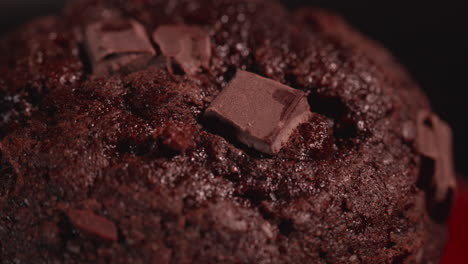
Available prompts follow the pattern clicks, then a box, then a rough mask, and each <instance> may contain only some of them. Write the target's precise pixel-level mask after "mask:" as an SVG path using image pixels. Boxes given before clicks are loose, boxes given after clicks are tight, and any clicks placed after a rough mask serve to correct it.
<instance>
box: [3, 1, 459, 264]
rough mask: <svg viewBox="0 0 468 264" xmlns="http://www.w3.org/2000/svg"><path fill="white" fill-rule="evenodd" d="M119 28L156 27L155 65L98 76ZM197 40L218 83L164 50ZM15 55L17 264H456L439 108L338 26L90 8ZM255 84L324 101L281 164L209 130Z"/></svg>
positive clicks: (222, 13) (275, 13)
mask: <svg viewBox="0 0 468 264" xmlns="http://www.w3.org/2000/svg"><path fill="white" fill-rule="evenodd" d="M114 16H118V17H123V18H126V19H132V21H136V22H137V23H139V24H141V25H142V26H143V27H144V29H145V31H146V34H147V37H148V39H151V45H152V46H153V48H154V51H150V52H146V53H145V54H150V55H151V56H152V55H153V54H154V56H155V60H154V61H153V62H151V63H147V61H145V63H147V64H145V66H144V67H137V68H134V67H130V68H127V69H125V71H122V72H120V71H119V70H120V68H119V67H120V66H121V65H120V64H119V65H117V66H115V67H114V66H112V67H113V68H112V71H110V70H109V71H107V68H106V69H105V70H104V71H100V74H96V72H95V71H93V68H94V66H93V63H95V62H96V61H94V60H95V58H94V59H93V57H92V56H91V55H90V54H89V53H90V52H89V49H87V48H86V43H87V39H86V34H85V33H84V32H86V30H85V29H86V28H87V27H88V26H89V25H95V23H96V22H99V21H102V20H104V19H106V20H107V19H109V18H112V17H114ZM181 24H185V25H191V26H196V27H199V28H201V29H202V30H203V31H204V32H206V34H207V36H208V38H209V43H210V51H209V52H208V51H206V54H208V53H209V57H210V60H209V63H207V62H203V63H199V64H200V65H204V66H203V67H201V66H200V65H198V64H196V63H195V64H196V65H198V66H197V68H196V69H193V68H190V67H189V66H187V65H195V64H194V62H193V61H190V62H191V63H189V64H184V63H183V62H181V61H180V60H184V56H174V58H175V60H174V59H171V58H170V56H167V57H166V56H164V55H167V54H164V51H163V50H162V48H161V47H160V46H159V45H158V44H160V43H159V41H156V40H155V39H154V38H152V35H153V32H155V31H156V30H157V29H158V28H159V27H160V26H162V25H181ZM180 34H182V33H180ZM184 34H185V33H184ZM158 40H159V38H158ZM161 41H165V40H164V38H162V40H161ZM195 42H196V41H195ZM195 42H194V43H195ZM184 43H185V42H184ZM187 43H188V44H187V45H195V44H193V43H192V44H191V42H190V41H189V42H187ZM205 44H206V43H205ZM160 45H161V44H160ZM184 45H185V44H184ZM180 46H181V47H182V46H183V42H182V41H181V44H180ZM146 48H147V47H146ZM169 48H171V47H170V46H169V47H168V49H169ZM0 52H1V54H2V56H1V57H0V138H1V141H0V158H1V163H0V262H1V263H31V260H33V262H34V263H161V264H165V263H436V261H437V259H438V257H439V253H440V251H441V248H442V245H443V241H444V236H445V227H444V221H445V219H444V218H445V217H446V215H447V208H449V205H450V195H451V192H450V190H448V191H447V190H445V191H447V192H446V193H448V196H447V198H446V199H445V200H444V201H442V202H441V201H436V202H435V204H436V206H430V205H433V204H434V202H433V200H434V197H433V196H434V195H433V194H434V192H435V191H434V189H437V188H439V186H438V185H435V186H434V185H433V184H431V182H432V181H433V180H432V178H433V174H434V172H433V169H432V170H431V169H430V168H429V169H425V168H426V167H427V164H426V163H427V162H425V160H426V158H424V157H422V156H421V153H420V150H419V149H418V145H417V141H418V140H417V137H418V113H420V112H421V111H430V105H429V103H428V101H427V99H426V97H425V96H424V95H423V94H422V92H421V91H420V89H419V88H418V87H417V85H416V84H415V83H414V82H413V81H412V79H411V78H410V77H409V76H408V75H407V74H406V73H405V72H404V70H402V68H401V66H399V65H398V64H397V63H396V62H395V61H394V59H393V58H392V57H391V55H389V54H388V53H387V52H386V51H385V50H384V49H382V48H381V47H380V46H379V45H378V44H375V43H373V42H372V41H369V40H367V39H365V38H364V37H362V36H361V35H360V34H359V33H357V32H355V31H354V30H353V29H351V28H350V27H349V26H347V24H346V23H345V22H343V21H342V20H341V18H339V17H338V16H336V15H334V14H331V13H328V12H326V11H323V10H320V9H300V10H297V11H295V12H293V13H289V12H287V11H286V10H284V9H283V8H282V7H281V6H279V5H278V4H277V3H276V2H274V1H263V0H255V1H243V0H221V1H219V0H216V1H215V0H167V1H164V0H132V1H128V0H79V1H74V2H72V3H70V4H69V5H68V7H67V8H66V10H65V12H64V14H63V15H61V16H50V17H44V18H39V19H36V20H35V21H33V22H31V23H29V24H27V25H24V26H23V27H21V28H19V29H17V30H15V31H13V32H11V33H9V34H8V35H7V36H5V37H3V38H2V39H1V40H0ZM206 54H204V55H206ZM108 55H109V54H106V56H108ZM106 56H102V58H104V57H106ZM189 57H190V56H189ZM205 57H206V56H205ZM205 57H204V58H205ZM100 58H101V57H100ZM112 58H113V59H114V58H117V59H119V58H120V57H112ZM191 59H194V58H191ZM119 63H121V62H119ZM116 69H117V70H116ZM187 69H188V70H187ZM240 70H242V71H247V72H251V73H255V74H257V75H260V76H263V77H266V78H268V79H270V80H274V81H277V82H280V83H282V84H285V85H287V86H289V87H292V88H294V89H298V90H301V91H302V92H304V93H305V94H307V98H308V102H309V105H310V111H311V112H312V113H311V115H310V118H309V119H308V121H306V122H304V123H302V124H301V125H299V126H298V127H297V129H295V130H294V132H293V133H292V135H291V136H290V138H289V141H288V142H287V143H286V144H285V145H283V147H282V149H281V150H280V151H279V152H278V153H275V155H268V154H263V153H261V152H258V151H256V150H255V149H253V148H248V147H246V146H244V145H243V144H241V143H239V142H237V141H236V140H235V139H232V138H230V137H228V136H224V134H223V133H220V132H219V128H220V127H221V130H222V125H219V124H216V123H213V122H211V121H210V120H206V119H205V118H204V117H203V115H204V112H205V110H206V109H207V108H208V107H209V106H210V104H211V103H212V102H213V101H214V99H215V98H216V97H217V96H218V95H219V94H220V92H221V91H222V90H223V89H224V88H225V87H226V86H227V85H228V84H229V83H230V81H231V80H232V79H233V78H234V76H235V75H236V72H238V71H240ZM184 72H187V73H184ZM429 156H430V155H429ZM434 160H435V159H434ZM429 167H430V166H429ZM446 177H448V178H450V175H446ZM443 186H448V185H447V184H445V185H443ZM449 187H451V185H450V186H449ZM447 188H448V187H447ZM438 193H439V192H438ZM429 209H430V210H429ZM436 209H437V212H439V213H437V214H434V213H433V212H432V210H436Z"/></svg>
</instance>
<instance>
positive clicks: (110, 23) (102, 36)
mask: <svg viewBox="0 0 468 264" xmlns="http://www.w3.org/2000/svg"><path fill="white" fill-rule="evenodd" d="M85 45H86V49H87V51H88V54H89V56H90V60H91V63H92V67H93V73H94V74H95V75H106V74H113V73H116V72H121V71H126V72H132V71H136V70H139V69H141V68H144V67H145V66H146V65H147V64H148V63H149V62H150V60H151V59H152V58H153V57H154V56H155V54H156V52H155V51H154V48H153V46H152V45H151V42H150V40H149V38H148V36H147V34H146V31H145V28H144V27H143V25H141V24H140V23H138V22H137V21H135V20H131V19H124V18H110V19H106V20H103V21H99V22H97V23H94V24H91V25H88V26H87V27H86V29H85Z"/></svg>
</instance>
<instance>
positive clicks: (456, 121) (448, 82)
mask: <svg viewBox="0 0 468 264" xmlns="http://www.w3.org/2000/svg"><path fill="white" fill-rule="evenodd" d="M63 2H64V0H0V33H4V32H5V31H8V29H10V28H12V27H13V26H15V25H18V24H20V23H22V22H24V21H26V20H27V19H29V18H31V17H34V16H37V15H40V14H47V13H53V12H58V11H60V9H61V8H62V5H63ZM283 2H284V4H285V5H287V6H288V7H290V8H295V7H298V6H303V5H318V6H321V7H326V8H330V9H334V10H337V11H339V12H340V13H342V14H343V15H344V16H345V17H346V18H347V19H348V20H349V21H350V22H351V23H352V24H354V25H355V26H356V27H358V28H359V29H360V30H361V31H363V32H364V33H366V34H367V35H369V36H371V37H372V38H374V39H376V40H379V41H380V42H382V43H384V44H385V45H386V46H387V47H388V48H389V49H391V50H392V51H393V53H394V54H395V55H396V56H397V57H398V58H399V59H400V61H401V62H403V64H405V65H406V66H407V67H408V69H409V70H410V71H411V72H412V73H413V75H414V77H415V78H416V80H417V81H418V82H419V83H420V84H421V86H422V87H423V88H424V89H425V90H426V91H427V93H428V94H429V96H430V98H431V101H432V102H433V105H434V108H435V109H436V111H437V112H438V113H439V114H440V115H441V116H442V117H443V119H445V120H447V121H449V122H450V124H451V125H452V127H453V128H454V134H455V143H456V144H455V151H456V157H457V168H458V170H459V171H461V172H463V173H464V174H465V175H468V160H467V159H466V158H465V157H466V156H467V155H468V150H467V149H466V148H468V138H467V137H465V136H464V135H468V116H467V114H468V102H465V101H466V99H465V97H464V94H465V93H466V92H465V90H466V89H468V85H467V82H468V41H467V40H466V39H465V38H464V36H466V35H468V8H466V7H464V1H460V0H446V1H422V0H393V1H375V0H373V1H372V0H357V1H345V0H302V1H301V0H283ZM431 2H433V3H431ZM0 56H1V54H0Z"/></svg>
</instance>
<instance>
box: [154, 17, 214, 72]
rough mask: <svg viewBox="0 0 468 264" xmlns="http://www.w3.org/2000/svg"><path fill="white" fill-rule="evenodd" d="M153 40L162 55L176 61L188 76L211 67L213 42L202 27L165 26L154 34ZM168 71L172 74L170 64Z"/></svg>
mask: <svg viewBox="0 0 468 264" xmlns="http://www.w3.org/2000/svg"><path fill="white" fill-rule="evenodd" d="M153 39H154V41H155V42H156V43H157V44H158V45H159V47H160V49H161V51H162V53H163V54H164V55H165V56H166V57H168V58H171V59H174V60H175V61H176V62H177V63H178V64H179V65H180V67H181V68H182V69H183V70H184V72H185V73H186V74H188V75H194V74H196V73H197V72H199V70H200V68H201V67H203V68H208V67H209V64H210V58H211V42H210V38H209V36H208V34H207V33H206V32H205V31H204V30H203V29H201V28H200V27H198V26H188V25H164V26H161V27H159V28H158V29H157V30H156V31H155V32H154V33H153ZM168 70H169V71H170V72H172V67H171V65H170V64H169V63H168Z"/></svg>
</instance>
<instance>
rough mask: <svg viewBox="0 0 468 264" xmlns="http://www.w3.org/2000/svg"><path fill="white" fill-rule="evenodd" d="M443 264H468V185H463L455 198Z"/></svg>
mask: <svg viewBox="0 0 468 264" xmlns="http://www.w3.org/2000/svg"><path fill="white" fill-rule="evenodd" d="M441 263H442V264H468V184H467V183H465V184H463V185H462V186H461V187H460V188H459V190H458V192H457V194H456V198H455V204H454V208H453V212H452V215H451V216H450V220H449V238H448V243H447V246H446V248H445V252H444V255H443V257H442V261H441Z"/></svg>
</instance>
